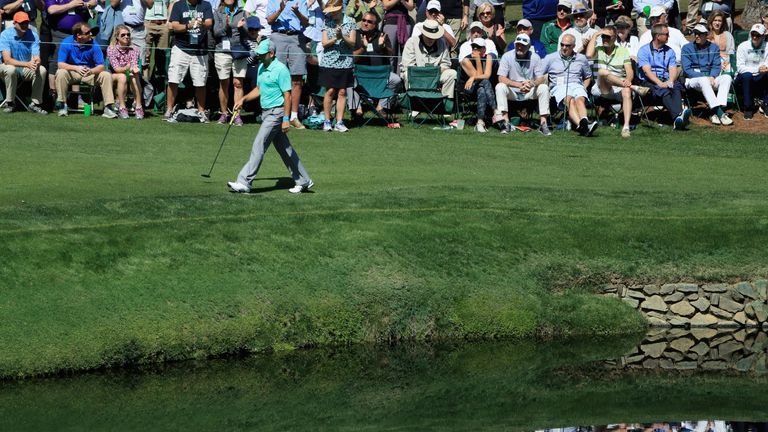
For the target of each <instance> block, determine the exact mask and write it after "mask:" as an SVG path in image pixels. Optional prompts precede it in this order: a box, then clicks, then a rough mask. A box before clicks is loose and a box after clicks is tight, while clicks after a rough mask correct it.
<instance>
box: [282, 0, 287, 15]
mask: <svg viewBox="0 0 768 432" xmlns="http://www.w3.org/2000/svg"><path fill="white" fill-rule="evenodd" d="M286 3H288V0H280V11H281V12H282V11H283V10H284V9H285V5H286Z"/></svg>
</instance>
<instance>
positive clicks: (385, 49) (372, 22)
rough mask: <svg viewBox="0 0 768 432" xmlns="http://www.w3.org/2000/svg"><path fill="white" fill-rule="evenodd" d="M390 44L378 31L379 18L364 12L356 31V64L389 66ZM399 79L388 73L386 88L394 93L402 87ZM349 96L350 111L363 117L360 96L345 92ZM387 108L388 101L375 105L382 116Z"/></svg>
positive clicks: (354, 52)
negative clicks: (352, 110)
mask: <svg viewBox="0 0 768 432" xmlns="http://www.w3.org/2000/svg"><path fill="white" fill-rule="evenodd" d="M393 52H394V51H393V50H392V44H391V43H390V42H389V38H388V37H387V34H386V33H384V32H382V31H380V30H379V17H378V16H377V15H376V14H375V13H373V12H366V13H365V14H363V18H362V20H361V21H360V28H359V29H358V30H357V40H356V41H355V50H354V51H353V53H352V54H353V56H354V61H355V63H356V64H360V65H368V66H383V65H387V64H389V56H391V55H392V54H393ZM402 82H403V81H402V80H401V79H400V77H399V76H398V75H397V74H396V73H394V72H390V74H389V82H388V83H387V87H389V89H390V90H392V91H393V92H394V93H397V90H398V89H399V88H400V86H401V85H402ZM347 93H348V94H349V95H350V97H349V100H350V104H349V106H350V109H355V110H356V111H355V114H356V115H357V116H362V115H363V108H362V107H361V106H360V96H359V95H357V94H356V93H354V91H352V93H350V92H349V90H348V91H347ZM388 108H389V101H388V100H380V101H378V104H377V105H376V111H378V112H379V113H380V114H381V115H382V116H383V110H385V109H388Z"/></svg>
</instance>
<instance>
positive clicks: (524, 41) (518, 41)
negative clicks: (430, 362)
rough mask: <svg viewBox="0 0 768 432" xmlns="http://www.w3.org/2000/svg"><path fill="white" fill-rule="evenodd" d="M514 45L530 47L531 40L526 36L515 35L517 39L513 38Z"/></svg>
mask: <svg viewBox="0 0 768 432" xmlns="http://www.w3.org/2000/svg"><path fill="white" fill-rule="evenodd" d="M515 43H516V44H522V45H530V44H531V38H529V37H528V35H527V34H524V33H521V34H519V35H517V37H516V38H515Z"/></svg>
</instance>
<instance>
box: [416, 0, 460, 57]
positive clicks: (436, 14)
mask: <svg viewBox="0 0 768 432" xmlns="http://www.w3.org/2000/svg"><path fill="white" fill-rule="evenodd" d="M440 8H441V6H440V1H439V0H429V2H428V3H427V14H426V16H427V19H431V20H435V21H437V22H438V23H440V25H442V26H443V30H445V32H444V33H443V39H445V43H447V44H448V46H449V47H453V46H456V39H457V38H456V35H454V34H453V29H452V28H451V26H450V25H449V24H448V23H447V22H445V16H444V15H443V14H442V12H440ZM423 25H424V23H423V22H420V23H416V25H415V26H413V34H411V36H412V37H413V36H420V35H421V26H423Z"/></svg>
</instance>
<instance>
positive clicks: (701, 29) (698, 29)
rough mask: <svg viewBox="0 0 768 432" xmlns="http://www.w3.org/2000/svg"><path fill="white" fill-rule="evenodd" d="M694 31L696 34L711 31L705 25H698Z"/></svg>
mask: <svg viewBox="0 0 768 432" xmlns="http://www.w3.org/2000/svg"><path fill="white" fill-rule="evenodd" d="M693 31H694V32H695V33H709V29H707V26H705V25H704V24H696V27H694V28H693Z"/></svg>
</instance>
